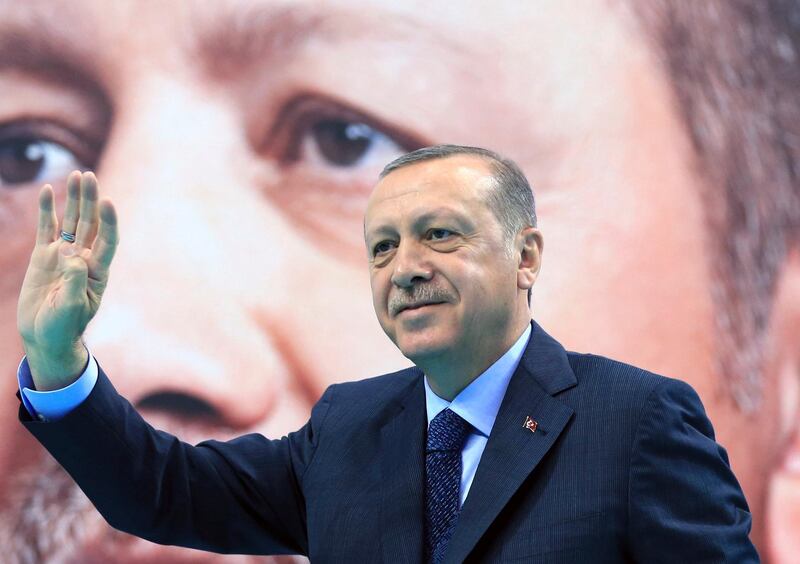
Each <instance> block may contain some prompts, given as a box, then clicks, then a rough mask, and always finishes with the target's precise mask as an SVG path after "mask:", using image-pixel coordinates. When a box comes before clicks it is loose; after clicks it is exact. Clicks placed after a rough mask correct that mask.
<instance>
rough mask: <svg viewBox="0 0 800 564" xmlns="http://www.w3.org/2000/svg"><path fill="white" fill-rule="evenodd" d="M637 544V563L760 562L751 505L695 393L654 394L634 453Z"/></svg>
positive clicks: (631, 513) (674, 386)
mask: <svg viewBox="0 0 800 564" xmlns="http://www.w3.org/2000/svg"><path fill="white" fill-rule="evenodd" d="M628 504H629V508H628V518H629V527H628V532H629V535H630V536H629V546H630V547H631V552H632V556H633V557H634V560H635V561H636V562H647V563H653V562H665V563H666V562H669V563H673V562H692V563H712V562H719V563H723V562H736V563H738V564H744V563H751V562H759V557H758V554H757V553H756V550H755V548H754V547H753V544H752V543H751V542H750V539H749V537H748V535H749V533H750V527H751V516H750V511H749V508H748V506H747V502H746V501H745V498H744V494H743V493H742V490H741V488H740V487H739V484H738V482H737V481H736V477H735V476H734V475H733V472H732V471H731V468H730V465H729V463H728V455H727V453H726V452H725V449H724V448H722V447H721V446H720V445H719V444H717V442H716V441H715V440H714V430H713V428H712V426H711V422H710V421H709V420H708V417H706V414H705V411H704V409H703V405H702V403H701V401H700V398H699V397H698V396H697V394H696V393H695V391H694V390H693V389H692V388H691V387H690V386H689V385H688V384H685V383H683V382H680V381H678V380H665V381H664V382H662V383H661V384H659V385H658V386H657V387H656V388H655V389H654V390H653V392H652V393H651V394H650V397H649V398H648V401H647V402H646V405H645V407H644V408H643V411H642V414H641V419H640V421H639V424H638V428H637V430H636V435H635V438H634V441H633V446H632V452H631V465H630V481H629V498H628Z"/></svg>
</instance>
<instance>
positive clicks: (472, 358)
mask: <svg viewBox="0 0 800 564" xmlns="http://www.w3.org/2000/svg"><path fill="white" fill-rule="evenodd" d="M529 324H530V319H528V320H527V321H526V322H525V323H524V324H521V326H520V327H515V329H514V330H510V331H508V332H506V334H505V337H504V338H503V339H499V340H497V341H496V343H494V344H492V345H490V346H489V347H472V349H471V350H468V351H463V350H461V351H454V352H453V353H450V354H438V355H436V357H435V358H431V359H424V360H420V361H419V362H415V364H416V365H417V366H418V367H419V368H421V369H422V371H423V372H424V373H425V375H426V376H427V377H428V384H429V385H430V387H431V390H433V393H435V394H436V395H437V396H439V397H440V398H442V399H445V400H447V401H453V399H454V398H455V397H456V396H457V395H458V394H459V393H460V392H461V391H462V390H463V389H464V388H466V387H467V386H469V385H470V384H471V383H472V382H473V381H474V380H475V379H476V378H477V377H478V376H480V375H481V374H483V373H484V372H486V370H488V368H489V367H490V366H491V365H492V364H494V363H495V362H497V360H498V359H499V358H500V357H501V356H503V355H504V354H505V353H506V352H507V351H508V350H509V349H510V348H511V347H512V346H513V345H514V343H515V342H516V341H517V339H519V337H520V336H521V335H522V333H523V332H524V331H525V329H527V327H528V325H529Z"/></svg>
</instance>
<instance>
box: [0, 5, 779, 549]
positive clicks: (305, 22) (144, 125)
mask: <svg viewBox="0 0 800 564" xmlns="http://www.w3.org/2000/svg"><path fill="white" fill-rule="evenodd" d="M485 6H486V5H485V3H482V2H475V3H474V4H464V3H459V5H458V8H451V7H448V5H447V4H446V3H442V4H436V5H434V6H433V7H431V5H430V4H429V3H426V2H422V1H420V2H400V3H390V2H386V3H380V2H366V1H360V0H338V1H334V2H326V3H324V4H323V3H317V2H310V1H309V2H302V1H301V2H277V1H271V0H263V1H259V0H243V1H221V2H167V3H164V2H155V1H145V2H141V1H133V0H130V1H123V0H119V1H116V2H113V3H108V2H102V1H99V0H97V1H94V0H74V1H71V2H64V3H61V4H56V3H54V2H52V0H41V1H29V2H16V1H14V0H0V92H2V95H0V240H1V241H2V242H3V251H2V252H0V272H3V277H2V279H0V289H1V290H0V320H3V321H2V323H1V324H0V358H2V362H3V372H4V373H5V374H6V375H10V374H13V373H14V371H15V370H16V366H17V363H18V361H19V358H20V355H21V346H20V344H19V337H18V334H17V332H16V327H15V323H14V321H13V320H14V319H15V315H16V302H17V296H18V293H19V287H20V285H21V281H22V277H23V274H24V270H25V268H26V266H27V259H28V257H29V255H30V250H31V248H32V245H33V241H34V233H35V225H36V192H37V190H38V188H39V186H40V185H41V184H42V183H43V182H45V181H52V182H54V187H55V190H56V195H57V199H58V200H59V201H61V202H63V196H64V194H63V191H64V185H63V181H62V179H63V178H64V177H65V176H66V174H67V172H68V171H69V170H71V169H72V168H75V167H79V168H92V169H94V170H96V171H97V174H98V177H99V179H100V184H101V190H102V192H103V195H104V196H108V197H110V198H111V199H112V200H113V201H114V203H115V204H116V205H117V207H118V210H119V216H120V219H119V222H120V230H121V240H120V247H119V250H118V253H117V256H116V258H115V261H114V265H113V267H112V272H111V279H110V283H109V287H108V289H107V291H106V294H105V296H104V301H103V305H102V307H101V308H100V311H99V313H98V315H97V317H96V318H95V319H94V320H93V322H92V323H91V324H90V326H89V331H88V333H87V335H86V342H87V344H88V345H89V347H90V348H91V350H92V352H93V354H94V355H96V357H97V358H98V360H99V362H100V364H101V366H102V367H103V368H104V369H105V370H106V371H107V372H108V373H109V374H110V376H111V378H112V379H113V381H114V384H115V386H116V387H117V388H118V389H119V390H120V392H121V393H122V394H124V395H125V396H126V397H128V398H129V399H130V400H131V401H132V402H133V403H134V404H136V405H137V406H139V407H140V409H142V411H143V412H144V414H145V416H146V417H147V418H148V419H150V420H151V421H152V422H153V423H154V424H155V425H157V426H163V427H165V428H166V429H167V430H173V431H176V432H178V434H179V435H181V436H182V437H183V438H185V439H187V440H190V441H192V440H200V439H202V438H207V437H210V436H215V437H225V436H230V435H232V434H239V433H243V432H247V431H251V430H254V431H259V432H262V433H264V434H265V435H267V436H281V435H282V434H284V433H285V432H287V431H289V430H292V429H295V428H297V427H299V426H300V425H301V424H302V423H303V422H304V421H305V419H306V418H307V415H308V412H309V408H310V406H311V404H312V403H313V401H315V400H316V398H317V397H319V395H320V394H321V392H322V390H323V389H324V388H325V387H326V386H327V385H328V384H330V383H331V382H336V381H342V380H348V379H357V378H362V377H367V376H370V375H374V374H378V373H382V372H386V371H390V370H394V369H397V368H399V367H401V366H404V365H406V364H407V361H406V360H405V359H404V358H403V357H402V355H401V354H400V353H399V352H398V351H397V349H396V348H395V347H394V346H393V344H392V343H391V342H390V341H389V340H388V339H386V338H385V337H384V335H383V334H382V332H381V331H380V327H379V325H378V323H376V321H375V314H374V312H373V308H372V305H371V303H370V299H369V296H370V286H369V276H368V269H367V266H366V264H365V261H364V250H363V224H362V220H363V214H364V210H365V209H366V206H367V200H368V196H369V194H370V191H371V189H372V187H373V184H374V179H375V178H376V177H377V173H378V172H379V170H380V169H381V167H382V166H383V165H384V164H385V163H387V162H388V161H390V160H391V159H392V158H394V157H396V156H398V155H399V154H401V153H403V152H405V151H406V150H408V149H413V148H416V147H418V146H423V145H430V144H433V143H437V142H455V143H463V144H470V145H479V146H486V147H489V148H492V149H494V150H497V151H499V152H500V153H502V154H505V155H508V156H509V157H511V158H512V159H514V160H515V161H517V162H518V163H519V164H520V165H521V166H522V168H523V169H524V170H525V172H526V173H527V175H528V177H529V178H530V179H531V181H532V183H533V185H534V187H535V188H536V196H537V203H538V212H539V220H540V227H541V229H542V231H543V233H544V235H545V237H546V239H547V247H548V248H547V257H548V258H547V261H546V263H545V268H544V270H543V272H542V274H541V276H540V279H539V282H537V285H536V290H535V292H534V302H533V310H534V315H535V317H536V318H537V320H539V321H540V322H541V323H542V325H543V326H544V327H545V328H546V329H547V330H548V331H549V332H550V333H551V334H553V335H554V336H555V337H556V338H558V339H560V340H561V341H562V342H564V344H565V345H566V346H567V347H568V348H571V349H573V350H585V351H592V352H596V353H600V354H605V355H608V356H612V357H615V358H618V359H621V360H625V361H628V362H631V363H634V364H638V365H640V366H643V367H645V368H648V369H651V370H654V371H657V372H661V373H664V374H667V375H670V376H676V377H680V378H683V379H685V380H687V381H688V382H689V383H691V384H692V385H693V386H694V387H695V388H696V389H697V390H698V391H699V392H700V394H701V396H702V398H703V400H704V402H705V404H706V407H707V410H708V412H709V415H710V416H711V418H712V420H713V422H714V424H715V427H716V429H717V437H718V439H719V440H720V442H722V444H723V445H725V446H726V447H727V448H728V451H729V454H730V456H731V461H732V464H733V468H734V470H735V471H736V472H737V475H738V477H739V478H740V480H741V482H742V484H743V486H744V489H745V492H746V494H747V496H748V501H749V502H750V504H751V508H752V509H753V511H754V515H755V526H756V529H755V530H756V533H758V532H759V531H760V527H761V526H762V523H763V522H762V521H761V519H762V516H763V515H764V512H763V511H762V509H763V499H764V495H763V494H764V486H765V484H766V483H767V480H768V476H769V473H770V471H771V464H772V463H773V461H774V460H775V456H774V452H775V440H774V437H775V436H777V433H773V429H774V422H773V420H772V414H773V413H774V412H773V411H770V410H763V411H760V412H758V413H755V414H752V415H748V416H747V417H742V416H741V414H740V413H739V412H738V411H737V410H736V409H735V408H734V407H733V405H732V403H731V402H730V400H729V399H728V397H727V396H726V395H725V394H724V392H723V391H722V389H721V386H720V382H721V380H722V378H723V376H722V375H719V374H716V373H715V368H714V366H715V363H714V359H715V357H716V355H717V354H719V352H718V351H717V350H716V349H715V346H714V331H715V329H714V324H713V309H712V302H711V299H710V287H711V285H710V279H709V275H708V272H709V268H708V267H709V263H710V257H709V256H708V253H707V248H708V247H707V245H706V235H707V233H706V230H705V227H704V225H705V224H704V217H703V209H702V207H701V205H700V199H699V196H698V194H699V191H700V189H701V188H702V180H701V179H700V178H699V177H698V176H697V175H696V174H695V172H694V171H695V170H696V168H695V167H694V162H693V154H692V151H691V147H690V145H689V143H688V142H687V138H686V135H685V132H684V130H683V128H682V124H681V122H680V119H679V117H678V115H677V112H676V109H675V108H676V107H677V105H676V102H675V100H674V99H673V98H672V95H671V90H670V87H669V84H668V82H667V80H666V78H665V76H664V74H663V73H662V71H661V67H660V66H659V65H658V63H657V61H656V60H655V58H654V56H653V55H652V53H651V51H650V49H649V48H648V47H647V46H646V43H645V41H644V39H643V38H642V37H641V36H640V35H639V32H638V28H637V26H636V24H635V22H633V21H632V20H631V19H630V18H629V17H628V15H627V14H626V12H625V11H624V10H623V9H622V8H621V6H624V3H621V4H620V5H617V4H615V3H609V2H606V1H605V0H586V1H584V2H559V1H552V2H537V3H536V5H535V7H532V8H530V11H529V12H520V3H518V2H508V3H506V4H499V5H493V8H492V11H491V14H487V11H486V7H485ZM454 9H457V14H454V13H452V10H454ZM564 30H569V32H568V33H565V31H564ZM398 172H400V171H398ZM387 180H388V178H387ZM447 260H448V261H450V258H448V259H447ZM441 264H442V266H441V267H440V268H441V269H442V272H443V273H444V272H447V273H451V272H454V271H453V270H452V269H451V266H452V265H451V263H450V262H447V263H446V270H445V263H441ZM464 268H466V266H464ZM462 272H463V271H461V272H458V278H457V279H455V278H456V276H455V274H453V275H452V276H453V278H454V279H453V280H450V279H448V280H447V281H448V282H449V284H448V285H446V286H445V288H446V290H447V291H448V292H451V293H452V295H453V296H456V292H462V293H463V292H465V291H469V290H468V289H467V288H466V287H465V286H463V284H461V283H460V280H461V274H462ZM448 307H449V306H448ZM441 309H443V310H445V309H446V307H444V308H441ZM452 309H453V310H457V309H458V308H457V307H453V308H452ZM407 315H408V317H409V318H410V317H411V316H412V315H417V316H418V317H419V318H421V319H422V321H424V317H425V316H426V315H428V314H427V313H426V314H424V315H423V314H421V313H419V314H407ZM436 315H439V314H438V313H437V314H436ZM392 323H396V322H395V321H392ZM412 325H413V324H412ZM423 325H424V324H423ZM401 329H403V331H405V328H404V327H401ZM409 335H410V334H409ZM406 336H407V335H406V334H405V333H402V332H401V334H400V336H399V340H400V342H403V343H404V342H405V341H403V339H405V338H406ZM411 336H413V335H411ZM431 339H433V336H432V337H431ZM431 342H432V341H431ZM412 345H413V346H416V345H415V344H414V343H410V344H409V346H412ZM401 346H405V345H401ZM5 382H6V384H5V392H4V393H2V394H0V402H3V403H2V405H0V412H2V414H3V415H4V417H5V420H4V422H3V424H2V425H0V475H4V476H9V477H10V478H13V477H23V478H24V483H23V484H19V483H17V482H16V481H15V480H14V479H9V480H6V481H5V482H3V484H2V487H4V488H5V490H3V493H1V494H0V495H3V496H4V497H3V498H2V499H4V500H6V501H4V502H3V506H4V507H5V508H6V511H5V517H6V518H9V519H10V521H8V522H9V523H10V524H8V525H7V526H6V529H7V530H9V531H12V533H13V534H11V538H12V539H13V540H12V541H9V542H8V543H7V544H4V541H2V540H0V545H2V546H6V547H10V548H9V550H16V549H19V550H32V549H33V548H32V547H34V548H36V547H45V548H41V550H42V551H43V552H42V554H45V555H47V554H49V552H48V551H51V550H53V551H55V550H61V551H64V553H66V554H72V553H73V552H75V553H76V554H78V556H76V557H74V558H72V560H74V561H91V560H92V559H91V558H90V557H88V556H86V555H85V554H83V553H82V552H81V551H94V552H95V553H96V554H99V556H95V561H102V559H103V557H104V555H106V556H108V555H113V556H109V557H108V558H107V559H111V558H113V559H116V560H119V561H128V560H126V559H127V558H129V557H130V558H133V556H131V555H137V557H138V558H142V559H148V558H149V561H153V560H154V559H155V558H156V557H155V556H154V554H155V552H157V551H160V550H166V551H168V552H169V554H172V555H174V554H176V551H175V550H173V549H162V548H161V547H155V546H154V545H149V544H148V543H145V542H144V541H141V542H140V541H129V540H128V539H127V537H123V538H122V539H120V537H118V536H115V535H114V534H113V533H111V532H110V530H109V529H108V528H107V527H106V526H105V525H104V524H102V523H101V522H100V518H99V517H98V516H97V515H96V514H95V512H94V510H93V508H92V507H91V506H90V505H88V504H87V503H85V502H84V503H83V505H80V504H78V502H76V504H77V505H76V504H73V505H70V504H65V503H64V502H62V501H61V499H63V498H64V496H68V495H74V496H75V497H74V499H76V500H80V499H83V498H82V496H80V495H79V494H74V493H72V494H64V496H61V495H59V496H54V497H53V498H51V497H48V494H47V492H51V491H61V490H58V489H57V488H55V489H54V488H53V487H52V485H53V484H61V487H63V488H64V491H66V492H71V491H73V490H70V489H69V488H70V486H68V485H67V484H68V483H69V482H68V478H64V477H63V473H60V471H52V473H51V470H49V469H46V468H47V466H48V465H49V464H50V463H49V459H48V458H47V457H46V456H44V455H43V454H42V451H41V448H40V447H38V445H36V444H34V442H33V441H32V439H31V438H30V437H28V436H27V435H26V434H25V433H23V432H21V431H20V429H19V426H18V424H17V423H16V422H15V421H14V419H15V417H16V410H17V405H18V403H17V400H16V398H14V396H13V391H14V388H15V386H16V383H15V380H14V378H13V377H7V378H6V379H5ZM765 391H766V393H767V394H768V397H767V398H766V402H765V405H766V406H770V405H773V404H772V403H770V402H771V401H772V400H773V399H774V398H771V397H770V394H772V395H774V390H773V389H772V388H770V387H769V386H766V387H765ZM186 398H192V399H193V400H194V401H185V399H186ZM60 480H63V481H60ZM30 483H47V484H49V485H51V487H50V488H49V489H48V488H38V489H37V488H32V487H30ZM20 492H27V493H30V492H33V494H32V495H34V496H38V497H36V498H35V499H29V498H28V497H25V495H22V494H21V493H20ZM20 496H21V497H20ZM75 507H79V508H80V509H79V510H75V509H71V508H75ZM21 508H25V509H24V510H23V509H21ZM37 508H38V509H37ZM73 510H74V511H75V513H71V512H70V511H73ZM43 514H44V515H46V516H47V519H44V515H43ZM58 514H60V517H61V519H60V520H59V519H56V518H55V517H54V516H55V515H58ZM17 516H20V519H19V520H18V522H15V521H14V518H16V517H17ZM4 522H6V521H4ZM57 524H59V525H57ZM14 527H17V528H16V529H14ZM64 531H69V533H70V534H66V533H64V534H61V533H62V532H64ZM2 534H3V532H2V531H0V536H2ZM56 535H58V536H56ZM3 538H4V537H3ZM54 538H69V539H71V540H72V544H63V545H58V544H57V543H53V542H52V540H53V539H54ZM48 547H49V548H48ZM55 547H58V548H55ZM181 553H182V552H181ZM207 557H208V558H209V559H211V558H216V557H215V556H213V557H212V556H211V555H207ZM158 558H160V560H159V561H164V560H165V558H166V557H165V556H164V554H163V553H159V556H158ZM220 558H222V557H220ZM64 559H65V560H69V559H70V558H64ZM40 560H43V561H46V559H45V558H40Z"/></svg>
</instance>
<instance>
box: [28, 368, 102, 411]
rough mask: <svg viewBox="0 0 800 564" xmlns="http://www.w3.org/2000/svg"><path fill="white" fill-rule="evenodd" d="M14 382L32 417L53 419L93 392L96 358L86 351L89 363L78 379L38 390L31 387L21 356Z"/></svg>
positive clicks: (30, 379) (75, 405) (30, 377)
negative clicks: (57, 387)
mask: <svg viewBox="0 0 800 564" xmlns="http://www.w3.org/2000/svg"><path fill="white" fill-rule="evenodd" d="M17 382H18V383H19V395H20V397H21V398H22V405H24V406H25V409H27V410H28V413H30V414H31V417H35V418H37V419H40V420H41V421H55V420H57V419H61V418H62V417H64V416H65V415H66V414H67V413H69V412H70V411H72V410H73V409H75V408H76V407H78V406H79V405H80V404H81V403H82V402H83V400H85V399H86V398H88V397H89V394H91V393H92V390H93V389H94V385H95V382H97V361H95V359H94V357H93V356H92V353H89V363H88V364H87V365H86V370H84V371H83V374H81V377H80V378H78V379H77V380H75V381H74V382H73V383H72V384H70V385H69V386H67V387H65V388H60V389H58V390H51V391H49V392H38V391H36V388H35V387H34V386H33V377H32V376H31V369H30V367H29V366H28V359H27V358H26V357H23V358H22V362H20V363H19V368H17Z"/></svg>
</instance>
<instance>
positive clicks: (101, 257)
mask: <svg viewBox="0 0 800 564" xmlns="http://www.w3.org/2000/svg"><path fill="white" fill-rule="evenodd" d="M118 244H119V230H118V227H117V212H116V210H115V209H114V204H112V203H111V200H102V201H101V202H100V228H99V230H98V233H97V241H96V242H95V245H94V248H93V249H92V259H93V261H94V264H93V266H94V268H95V269H99V270H100V271H102V272H107V271H108V269H109V267H110V266H111V261H112V260H113V258H114V253H115V252H116V250H117V245H118Z"/></svg>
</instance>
